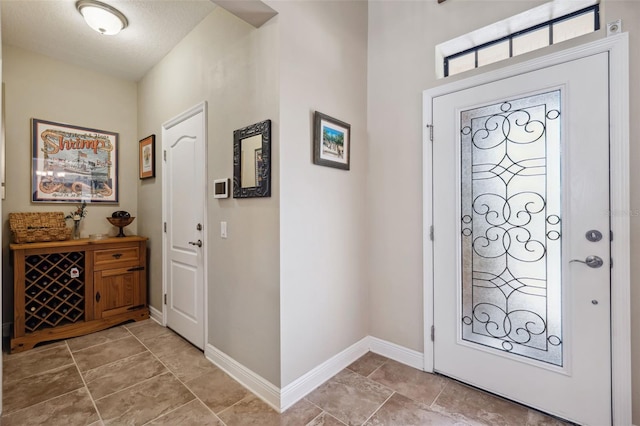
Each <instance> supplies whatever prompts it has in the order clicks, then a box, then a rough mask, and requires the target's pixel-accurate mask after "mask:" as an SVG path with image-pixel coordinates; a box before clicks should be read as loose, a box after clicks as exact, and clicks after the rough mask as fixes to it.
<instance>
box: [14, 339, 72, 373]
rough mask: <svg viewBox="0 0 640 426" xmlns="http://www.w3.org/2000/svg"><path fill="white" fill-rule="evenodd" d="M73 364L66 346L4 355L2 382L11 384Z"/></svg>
mask: <svg viewBox="0 0 640 426" xmlns="http://www.w3.org/2000/svg"><path fill="white" fill-rule="evenodd" d="M71 364H73V358H71V353H70V352H69V349H68V348H67V346H66V345H58V346H54V347H51V348H49V349H45V350H41V351H36V352H31V351H27V352H22V353H19V354H13V355H4V359H3V362H2V380H4V381H5V382H11V381H14V380H20V379H23V378H25V377H29V376H33V375H34V374H39V373H43V372H45V371H49V370H54V369H56V368H60V367H64V366H65V365H71Z"/></svg>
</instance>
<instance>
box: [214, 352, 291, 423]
mask: <svg viewBox="0 0 640 426" xmlns="http://www.w3.org/2000/svg"><path fill="white" fill-rule="evenodd" d="M204 356H205V357H206V358H207V359H208V360H209V361H211V362H212V363H214V364H215V365H216V366H217V367H219V368H220V369H221V370H222V371H224V372H225V373H227V374H228V375H230V376H231V377H233V378H234V379H235V380H236V381H237V382H239V383H240V384H241V385H243V386H244V387H246V388H247V389H249V390H250V391H251V392H252V393H254V394H255V395H256V396H257V397H258V398H260V399H262V400H263V401H264V402H266V403H267V404H269V405H270V406H271V407H272V408H273V409H274V410H276V411H277V412H281V411H280V389H279V388H278V387H277V386H275V385H273V384H272V383H271V382H269V381H268V380H266V379H265V378H263V377H262V376H260V375H258V374H256V373H254V372H253V371H251V370H250V369H248V368H247V367H245V366H244V365H242V364H240V363H239V362H238V361H236V360H235V359H233V358H231V357H230V356H229V355H227V354H225V353H224V352H222V351H220V350H219V349H218V348H216V347H215V346H213V345H210V344H207V345H206V346H205V348H204Z"/></svg>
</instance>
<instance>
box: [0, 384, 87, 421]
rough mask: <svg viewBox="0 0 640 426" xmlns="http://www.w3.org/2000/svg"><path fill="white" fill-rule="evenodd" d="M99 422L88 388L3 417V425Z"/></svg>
mask: <svg viewBox="0 0 640 426" xmlns="http://www.w3.org/2000/svg"><path fill="white" fill-rule="evenodd" d="M95 422H99V417H98V413H96V409H95V407H94V406H93V402H92V401H91V398H90V397H89V394H88V393H87V391H86V389H84V388H81V389H78V390H75V391H73V392H70V393H67V394H65V395H61V396H59V397H56V398H53V399H50V400H48V401H45V402H41V403H40V404H36V405H33V406H31V407H27V408H24V409H22V410H19V411H15V412H13V413H11V414H9V415H7V416H3V417H2V426H39V425H43V426H44V425H46V426H54V425H61V426H71V425H72V426H76V425H77V426H80V425H90V424H92V423H95Z"/></svg>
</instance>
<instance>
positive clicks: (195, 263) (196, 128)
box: [162, 103, 207, 349]
mask: <svg viewBox="0 0 640 426" xmlns="http://www.w3.org/2000/svg"><path fill="white" fill-rule="evenodd" d="M206 119H207V114H206V103H202V104H199V105H197V106H196V107H194V108H192V109H191V110H189V111H187V112H185V113H183V114H181V115H180V116H178V117H176V118H174V119H173V120H171V121H169V122H167V123H165V124H163V126H162V146H163V150H164V152H163V155H164V163H163V164H164V168H163V174H164V177H163V200H164V227H165V233H164V236H165V239H164V268H165V270H164V277H165V305H164V306H165V309H166V314H167V315H166V321H167V326H168V327H170V328H171V329H173V330H175V331H176V332H177V333H178V334H180V335H182V336H183V337H184V338H185V339H187V340H189V341H190V342H191V343H193V344H194V345H195V346H197V347H198V348H200V349H204V338H205V336H204V330H205V327H204V323H205V315H204V310H205V300H204V299H205V297H204V277H205V274H204V270H205V265H204V258H205V256H204V247H203V246H204V241H205V235H206V233H205V229H204V218H205V217H206V216H205V197H206V177H205V164H206V158H207V155H206V121H205V120H206Z"/></svg>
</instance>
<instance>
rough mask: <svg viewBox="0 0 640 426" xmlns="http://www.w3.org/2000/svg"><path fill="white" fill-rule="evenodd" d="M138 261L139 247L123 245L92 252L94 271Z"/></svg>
mask: <svg viewBox="0 0 640 426" xmlns="http://www.w3.org/2000/svg"><path fill="white" fill-rule="evenodd" d="M139 262H140V248H139V247H123V248H115V249H109V250H96V251H94V252H93V266H94V269H95V270H96V271H98V270H102V269H109V268H123V267H125V266H136V265H138V263H139Z"/></svg>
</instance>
